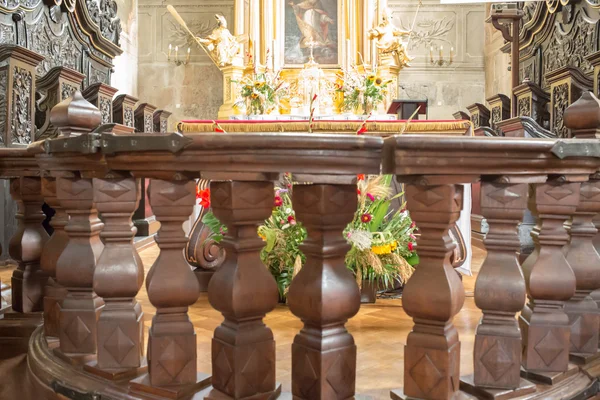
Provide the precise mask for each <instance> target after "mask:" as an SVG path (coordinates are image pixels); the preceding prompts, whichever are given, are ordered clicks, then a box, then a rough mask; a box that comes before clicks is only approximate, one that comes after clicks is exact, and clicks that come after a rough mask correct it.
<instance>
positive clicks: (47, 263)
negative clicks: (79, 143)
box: [40, 177, 69, 337]
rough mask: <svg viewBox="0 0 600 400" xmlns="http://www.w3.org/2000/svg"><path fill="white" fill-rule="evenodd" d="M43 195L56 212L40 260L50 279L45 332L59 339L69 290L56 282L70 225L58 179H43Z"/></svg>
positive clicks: (47, 287)
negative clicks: (60, 198)
mask: <svg viewBox="0 0 600 400" xmlns="http://www.w3.org/2000/svg"><path fill="white" fill-rule="evenodd" d="M42 195H43V196H44V200H45V201H46V203H47V204H48V205H49V206H50V207H52V208H53V209H54V212H55V214H54V216H53V217H52V220H51V225H52V228H53V229H54V232H53V233H52V236H51V237H50V240H48V241H47V242H46V245H45V246H44V250H43V251H42V256H41V259H40V266H41V268H42V271H44V273H45V274H46V275H48V277H49V278H48V283H47V284H46V287H45V289H44V332H45V333H46V336H54V337H58V336H59V331H60V329H59V320H60V310H61V308H62V301H63V299H64V298H65V297H66V295H67V289H65V288H63V287H62V286H61V285H59V284H58V283H57V281H56V264H57V262H58V259H59V257H60V256H61V254H62V252H63V251H64V249H65V248H66V247H67V244H68V243H69V235H68V234H67V232H65V227H66V226H67V224H68V223H69V216H68V215H67V213H66V212H65V210H64V209H63V208H62V207H61V206H60V202H59V201H58V198H57V197H56V196H57V195H56V178H52V177H45V178H42Z"/></svg>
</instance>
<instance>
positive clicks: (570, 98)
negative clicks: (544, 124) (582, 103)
mask: <svg viewBox="0 0 600 400" xmlns="http://www.w3.org/2000/svg"><path fill="white" fill-rule="evenodd" d="M547 78H548V82H549V84H550V110H551V113H550V116H551V118H550V130H551V131H553V132H554V133H555V134H556V135H557V136H558V137H560V138H567V137H570V132H569V129H568V128H567V127H566V126H565V123H564V113H565V110H566V109H567V107H569V105H571V103H573V102H574V101H575V100H577V99H578V98H579V97H580V96H581V94H582V92H584V91H586V90H590V89H591V88H592V85H593V82H592V80H590V79H589V78H588V77H586V76H585V75H584V74H583V73H582V72H581V71H580V70H578V69H573V68H561V69H558V70H555V71H553V72H552V73H550V74H548V76H547Z"/></svg>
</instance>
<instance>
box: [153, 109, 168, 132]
mask: <svg viewBox="0 0 600 400" xmlns="http://www.w3.org/2000/svg"><path fill="white" fill-rule="evenodd" d="M170 116H171V113H170V112H168V111H166V110H156V111H155V112H154V116H153V121H154V130H153V132H160V133H166V132H167V130H168V126H169V117H170Z"/></svg>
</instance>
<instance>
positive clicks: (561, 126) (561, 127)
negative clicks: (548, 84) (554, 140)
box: [552, 83, 569, 138]
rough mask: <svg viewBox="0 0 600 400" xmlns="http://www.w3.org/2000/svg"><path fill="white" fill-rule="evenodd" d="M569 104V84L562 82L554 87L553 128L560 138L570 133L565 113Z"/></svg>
mask: <svg viewBox="0 0 600 400" xmlns="http://www.w3.org/2000/svg"><path fill="white" fill-rule="evenodd" d="M568 106H569V84H568V83H562V84H560V85H557V86H555V87H554V88H553V89H552V115H553V124H552V130H553V131H554V133H556V136H558V137H559V138H565V137H568V135H569V129H568V128H567V127H566V126H565V123H564V113H565V110H566V109H567V107H568Z"/></svg>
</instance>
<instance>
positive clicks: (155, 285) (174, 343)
mask: <svg viewBox="0 0 600 400" xmlns="http://www.w3.org/2000/svg"><path fill="white" fill-rule="evenodd" d="M148 193H149V197H150V205H151V206H152V210H153V211H154V213H155V214H156V217H157V219H158V221H160V223H161V226H160V229H159V231H158V234H157V237H156V243H157V244H158V247H159V248H160V255H159V256H158V258H157V259H156V261H155V262H154V265H152V268H151V269H150V271H149V272H148V276H147V278H146V289H147V291H148V298H149V300H150V302H151V303H152V305H153V306H155V307H156V315H155V316H154V318H152V327H151V328H150V335H149V339H148V353H147V357H148V370H149V371H148V372H149V373H148V376H145V377H142V378H139V379H136V380H134V381H132V389H133V390H134V391H141V392H149V393H153V394H157V393H162V395H164V396H169V397H170V398H178V397H181V396H185V395H187V394H189V393H191V392H193V391H196V390H199V389H200V388H202V387H203V386H204V385H205V384H206V383H208V382H209V381H210V377H209V376H207V375H201V374H197V373H196V332H195V331H194V325H193V324H192V322H191V321H190V318H189V317H188V307H189V306H190V305H192V304H194V302H195V301H196V300H197V299H198V295H199V287H198V280H197V279H196V277H195V276H194V273H193V272H192V269H191V267H190V265H189V264H188V263H187V262H186V261H185V258H184V256H183V248H184V247H185V244H186V243H187V240H188V238H187V237H186V235H185V233H184V231H183V229H182V224H183V223H184V222H185V221H187V220H188V219H189V217H190V214H192V212H193V208H194V204H195V203H196V184H195V182H194V181H193V180H188V179H184V180H178V181H164V180H158V179H153V180H151V182H150V186H149V189H148Z"/></svg>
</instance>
